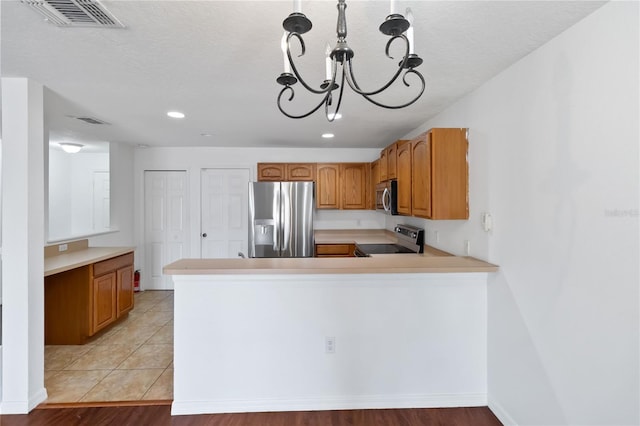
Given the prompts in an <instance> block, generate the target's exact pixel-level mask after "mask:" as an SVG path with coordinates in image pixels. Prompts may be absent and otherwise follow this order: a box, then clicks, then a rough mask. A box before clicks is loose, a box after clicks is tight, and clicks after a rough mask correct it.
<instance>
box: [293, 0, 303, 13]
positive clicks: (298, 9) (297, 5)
mask: <svg viewBox="0 0 640 426" xmlns="http://www.w3.org/2000/svg"><path fill="white" fill-rule="evenodd" d="M293 12H294V13H302V0H293Z"/></svg>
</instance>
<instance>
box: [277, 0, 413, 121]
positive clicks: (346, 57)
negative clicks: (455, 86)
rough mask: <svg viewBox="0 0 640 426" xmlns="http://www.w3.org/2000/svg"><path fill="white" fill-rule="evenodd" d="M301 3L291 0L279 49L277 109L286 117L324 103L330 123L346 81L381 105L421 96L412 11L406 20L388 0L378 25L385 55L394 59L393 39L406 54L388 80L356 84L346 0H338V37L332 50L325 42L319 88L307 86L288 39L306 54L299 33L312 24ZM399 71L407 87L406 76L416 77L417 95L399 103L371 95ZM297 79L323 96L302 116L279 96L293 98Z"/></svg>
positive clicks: (392, 80) (316, 108)
mask: <svg viewBox="0 0 640 426" xmlns="http://www.w3.org/2000/svg"><path fill="white" fill-rule="evenodd" d="M301 3H302V0H294V1H293V5H294V11H293V13H292V14H290V15H289V16H288V17H287V18H286V19H285V20H284V21H283V22H282V26H283V28H284V35H283V36H282V42H281V48H282V52H283V56H284V72H283V73H282V74H280V76H279V77H278V78H277V79H276V81H277V82H278V83H279V84H281V85H283V86H284V88H283V89H282V90H281V91H280V94H279V95H278V109H280V111H281V112H282V113H283V114H284V115H286V116H287V117H289V118H305V117H308V116H309V115H311V114H313V113H314V112H316V111H317V110H318V109H320V107H322V106H323V105H324V112H325V116H326V117H327V120H329V121H330V122H331V121H333V120H335V119H336V118H337V117H336V116H337V115H338V110H339V109H340V104H341V102H342V92H343V90H344V87H345V81H346V82H347V84H349V87H351V89H352V90H353V91H354V92H356V93H357V94H359V95H361V96H362V97H363V98H365V99H366V100H367V101H369V102H371V103H372V104H374V105H377V106H379V107H382V108H389V109H400V108H404V107H407V106H409V105H411V104H413V103H414V102H415V101H417V100H418V99H419V98H420V96H422V93H424V89H425V82H424V77H423V76H422V74H420V72H418V71H416V70H415V68H416V67H417V66H419V65H420V64H422V59H421V58H420V57H419V56H418V55H416V54H415V53H414V42H413V14H412V13H411V10H410V9H407V11H406V13H407V18H408V19H405V17H404V16H402V15H401V14H399V13H397V12H396V0H390V13H389V16H387V17H386V19H385V20H384V22H383V23H382V24H381V25H380V28H379V29H380V32H381V33H383V34H385V35H388V36H390V39H389V41H388V42H387V46H386V48H385V54H386V55H387V57H389V58H390V59H393V58H392V57H391V56H390V55H389V47H390V46H391V44H392V43H393V42H394V41H395V40H398V39H399V40H402V41H404V43H405V53H404V56H403V58H402V60H401V61H400V63H399V64H398V69H397V70H396V72H395V73H394V75H393V76H392V77H391V79H390V80H389V81H388V82H387V83H385V84H384V85H383V86H382V87H380V88H379V89H376V90H364V89H363V88H361V87H360V85H359V84H358V83H357V81H356V78H355V76H354V73H353V65H352V63H351V59H352V58H353V55H354V52H353V50H352V49H351V48H350V47H349V46H348V45H347V18H346V15H345V9H346V8H347V4H346V1H345V0H338V26H337V31H336V35H337V38H338V40H337V42H336V45H335V47H334V48H333V49H331V46H330V45H329V44H328V43H327V49H326V58H325V80H324V82H322V84H320V88H319V89H315V88H313V87H311V86H309V85H308V84H307V83H306V82H305V81H304V79H303V78H302V76H301V75H300V73H299V72H298V69H297V68H296V66H295V64H294V63H293V58H292V57H291V44H290V43H291V39H292V38H296V39H298V41H299V42H300V46H301V49H302V51H301V53H300V56H303V55H304V53H305V44H304V40H303V39H302V34H304V33H306V32H308V31H309V30H310V29H311V26H312V24H311V21H310V20H309V19H308V18H307V17H306V16H305V15H304V14H303V13H302V7H301ZM405 32H406V34H405ZM340 71H342V72H341V75H340V77H339V80H340V83H339V84H338V83H337V82H336V80H337V79H338V73H339V72H340ZM403 71H404V72H403ZM400 74H402V82H403V83H404V85H405V86H407V87H410V84H409V82H408V81H407V77H408V76H409V75H414V76H416V77H417V78H418V79H419V81H420V83H421V87H420V90H419V92H418V94H417V95H416V96H415V97H414V98H413V99H411V100H410V101H409V102H407V103H404V104H401V105H386V104H383V103H381V102H378V101H376V100H374V99H372V98H371V97H372V96H375V95H377V94H379V93H382V92H383V91H385V90H386V89H387V88H389V87H390V86H391V85H392V84H393V83H394V82H395V81H396V80H398V78H399V77H400ZM298 81H299V82H300V83H301V84H302V86H303V87H304V88H305V89H307V90H308V91H309V92H311V93H313V94H316V95H320V96H322V100H321V101H320V103H319V104H318V105H316V106H315V107H313V108H312V109H311V111H309V112H307V113H304V114H301V115H294V114H290V113H288V112H286V111H285V110H284V109H283V107H282V97H283V96H284V94H285V93H287V92H288V93H289V97H288V101H289V102H290V101H292V100H293V98H294V95H295V91H294V89H293V85H294V84H296V83H297V82H298ZM335 90H339V91H338V95H337V96H338V100H337V104H336V106H335V111H332V112H329V106H331V105H332V103H333V92H334V91H335Z"/></svg>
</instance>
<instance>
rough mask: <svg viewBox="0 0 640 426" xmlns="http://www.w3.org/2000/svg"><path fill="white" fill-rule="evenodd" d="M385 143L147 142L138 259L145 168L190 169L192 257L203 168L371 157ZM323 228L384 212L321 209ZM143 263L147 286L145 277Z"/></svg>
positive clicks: (370, 219) (380, 222)
mask: <svg viewBox="0 0 640 426" xmlns="http://www.w3.org/2000/svg"><path fill="white" fill-rule="evenodd" d="M379 155H380V149H377V148H374V149H356V148H348V149H342V148H324V149H322V148H320V149H318V148H308V149H305V148H214V147H212V148H196V147H194V148H148V149H136V150H135V176H134V180H135V229H136V241H135V245H136V246H137V251H136V264H138V261H140V262H142V261H143V259H144V247H143V245H144V226H143V223H144V222H143V220H144V202H143V201H144V171H145V170H186V171H187V180H188V187H189V200H190V205H189V210H190V211H189V224H190V229H189V232H190V238H189V239H190V241H191V245H190V247H189V251H190V253H189V257H200V171H201V170H202V169H206V168H245V169H249V170H250V171H251V179H252V180H255V179H256V176H257V170H256V169H257V166H256V164H257V163H258V162H312V163H317V162H350V161H352V162H368V161H373V160H374V159H376V158H378V156H379ZM316 223H317V225H318V229H340V228H362V229H364V228H368V227H371V228H376V229H378V228H383V227H384V217H383V216H382V215H380V214H378V213H375V212H369V211H356V212H353V211H351V212H347V211H334V212H319V213H318V216H317V221H316ZM139 267H141V268H142V280H143V287H144V282H145V277H146V276H147V275H148V274H145V271H144V265H142V264H139Z"/></svg>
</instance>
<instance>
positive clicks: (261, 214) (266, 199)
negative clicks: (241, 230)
mask: <svg viewBox="0 0 640 426" xmlns="http://www.w3.org/2000/svg"><path fill="white" fill-rule="evenodd" d="M314 207H315V203H314V184H313V182H249V257H313V254H314V239H313V213H314V211H313V210H314Z"/></svg>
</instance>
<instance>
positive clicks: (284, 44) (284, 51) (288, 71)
mask: <svg viewBox="0 0 640 426" xmlns="http://www.w3.org/2000/svg"><path fill="white" fill-rule="evenodd" d="M280 48H281V49H282V56H283V58H284V72H285V74H291V65H290V64H289V58H288V57H287V32H286V31H285V32H284V34H282V41H281V42H280Z"/></svg>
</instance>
